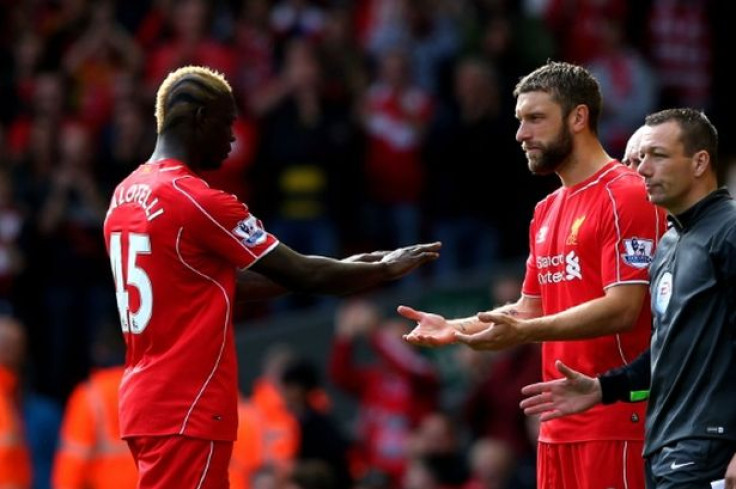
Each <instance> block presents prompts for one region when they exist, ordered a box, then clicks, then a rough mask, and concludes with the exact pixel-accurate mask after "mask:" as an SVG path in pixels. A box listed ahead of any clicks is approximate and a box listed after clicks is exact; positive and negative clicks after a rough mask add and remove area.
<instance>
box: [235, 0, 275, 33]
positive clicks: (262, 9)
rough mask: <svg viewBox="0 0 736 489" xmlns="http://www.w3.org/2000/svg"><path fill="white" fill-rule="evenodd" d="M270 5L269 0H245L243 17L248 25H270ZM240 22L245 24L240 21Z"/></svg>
mask: <svg viewBox="0 0 736 489" xmlns="http://www.w3.org/2000/svg"><path fill="white" fill-rule="evenodd" d="M269 12H270V5H269V3H268V0H245V1H244V2H243V6H242V16H241V19H242V20H244V21H245V24H246V25H257V26H261V27H268V25H269ZM239 24H243V23H242V22H240V23H239Z"/></svg>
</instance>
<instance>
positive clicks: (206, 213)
mask: <svg viewBox="0 0 736 489" xmlns="http://www.w3.org/2000/svg"><path fill="white" fill-rule="evenodd" d="M182 178H193V177H190V176H185V177H178V178H175V179H173V180H172V181H171V186H172V187H174V188H175V189H176V190H178V191H179V192H180V193H181V194H182V195H184V196H185V197H186V198H187V199H189V200H190V201H191V202H192V204H194V206H195V207H196V208H197V209H199V210H200V212H202V214H204V216H205V217H206V218H207V219H209V220H210V221H212V223H213V224H214V225H215V226H217V227H218V228H220V229H221V230H222V231H223V232H224V233H225V234H227V235H228V236H229V237H230V238H231V239H232V240H234V241H235V242H236V243H238V245H240V247H241V248H243V249H244V250H245V251H247V252H248V254H249V255H251V256H252V257H253V258H256V257H258V255H256V254H255V253H253V252H252V251H251V250H250V249H249V248H248V247H247V246H245V244H244V243H243V242H242V241H241V240H239V239H238V238H237V237H236V236H234V235H233V233H231V232H230V231H228V230H227V229H225V228H224V227H223V226H222V224H220V223H219V222H217V219H215V218H214V217H212V215H211V214H210V213H209V212H207V211H206V210H205V209H204V208H203V207H202V206H201V205H200V204H199V202H197V199H195V198H194V197H193V196H192V195H190V194H189V193H188V192H186V191H185V190H184V189H183V188H181V187H179V186H178V185H177V184H176V182H177V181H178V180H180V179H182Z"/></svg>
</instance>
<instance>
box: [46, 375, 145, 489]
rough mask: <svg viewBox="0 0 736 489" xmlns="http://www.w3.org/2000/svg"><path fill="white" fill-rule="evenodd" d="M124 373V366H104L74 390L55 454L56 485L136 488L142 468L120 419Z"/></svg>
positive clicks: (81, 488)
mask: <svg viewBox="0 0 736 489" xmlns="http://www.w3.org/2000/svg"><path fill="white" fill-rule="evenodd" d="M122 376H123V367H108V368H103V369H100V370H98V371H96V372H93V373H92V375H90V378H89V379H88V380H87V381H86V382H83V383H81V384H79V385H78V386H77V387H76V388H75V389H74V391H73V392H72V394H71V396H70V397H69V401H68V402H67V406H66V410H65V412H64V419H63V421H62V425H61V435H60V440H59V449H58V450H57V452H56V456H55V458H54V466H53V473H52V487H53V489H135V487H136V484H137V480H138V472H137V469H136V466H135V462H134V460H133V456H132V455H131V453H130V450H129V449H128V445H127V443H125V442H124V441H123V440H121V439H120V426H119V423H118V387H119V386H120V380H121V378H122Z"/></svg>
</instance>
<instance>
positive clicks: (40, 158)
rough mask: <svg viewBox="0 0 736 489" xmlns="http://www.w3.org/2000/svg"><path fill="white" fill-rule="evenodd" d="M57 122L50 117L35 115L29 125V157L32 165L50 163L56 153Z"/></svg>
mask: <svg viewBox="0 0 736 489" xmlns="http://www.w3.org/2000/svg"><path fill="white" fill-rule="evenodd" d="M57 129H58V126H57V122H56V121H55V120H54V119H53V118H51V117H37V118H36V119H34V121H33V126H32V127H31V137H30V142H29V144H28V150H29V157H30V159H31V160H32V162H33V164H34V165H40V166H44V165H48V164H51V162H52V160H53V157H54V155H55V154H56V145H57V137H56V136H57V134H58V133H57Z"/></svg>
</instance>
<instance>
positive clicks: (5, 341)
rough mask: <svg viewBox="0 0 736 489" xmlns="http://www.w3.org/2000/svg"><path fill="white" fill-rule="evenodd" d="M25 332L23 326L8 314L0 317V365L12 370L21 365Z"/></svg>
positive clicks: (16, 369) (17, 369)
mask: <svg viewBox="0 0 736 489" xmlns="http://www.w3.org/2000/svg"><path fill="white" fill-rule="evenodd" d="M25 351H26V334H25V331H24V330H23V326H22V325H21V324H20V323H19V322H18V321H17V320H16V319H14V318H12V317H10V316H3V317H0V365H2V366H4V367H7V368H9V369H10V370H13V371H16V372H17V371H19V370H20V368H21V367H22V366H23V358H24V357H25Z"/></svg>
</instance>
